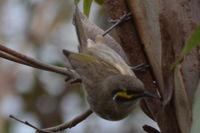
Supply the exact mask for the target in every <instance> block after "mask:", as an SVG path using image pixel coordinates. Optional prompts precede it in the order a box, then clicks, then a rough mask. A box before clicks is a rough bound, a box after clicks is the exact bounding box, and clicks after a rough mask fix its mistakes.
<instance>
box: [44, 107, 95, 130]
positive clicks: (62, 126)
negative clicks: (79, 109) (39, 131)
mask: <svg viewBox="0 0 200 133" xmlns="http://www.w3.org/2000/svg"><path fill="white" fill-rule="evenodd" d="M91 114H92V110H91V109H88V110H87V111H85V112H84V113H82V114H81V115H79V116H77V117H75V118H74V119H73V120H71V121H69V122H66V123H63V124H60V125H57V126H54V127H50V128H46V129H43V130H44V131H52V132H58V131H62V130H64V129H67V128H72V127H74V126H76V125H77V124H79V123H80V122H82V121H83V120H85V119H86V118H87V117H88V116H89V115H91Z"/></svg>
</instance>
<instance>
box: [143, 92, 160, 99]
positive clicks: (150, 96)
mask: <svg viewBox="0 0 200 133" xmlns="http://www.w3.org/2000/svg"><path fill="white" fill-rule="evenodd" d="M143 96H144V97H149V98H158V96H156V95H154V94H151V93H149V92H147V91H145V92H144V93H143Z"/></svg>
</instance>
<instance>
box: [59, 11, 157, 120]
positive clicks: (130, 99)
mask: <svg viewBox="0 0 200 133" xmlns="http://www.w3.org/2000/svg"><path fill="white" fill-rule="evenodd" d="M74 21H75V27H76V31H77V34H78V38H79V42H80V44H81V50H80V52H79V53H75V52H71V51H69V50H65V49H64V50H63V53H64V55H65V56H66V57H67V58H68V60H69V63H70V65H71V69H73V70H74V71H76V72H77V74H78V75H79V76H80V78H81V81H82V82H81V83H82V87H83V89H84V90H85V93H86V98H87V101H88V103H89V105H90V108H91V110H92V111H93V112H95V113H96V114H97V115H98V116H100V117H101V118H103V119H106V120H111V121H117V120H121V119H123V118H125V117H127V116H128V115H129V114H130V113H131V112H132V110H133V109H134V108H135V104H136V102H137V101H138V100H139V99H141V98H145V97H150V98H154V97H155V96H154V95H153V94H151V93H149V92H148V91H147V90H146V89H145V87H144V84H143V83H142V81H141V80H140V79H138V78H137V77H136V75H135V74H134V72H133V71H132V70H131V68H130V66H129V65H128V64H127V63H126V61H125V60H124V59H123V58H122V57H121V56H120V55H119V54H118V53H117V52H116V51H115V50H113V49H112V48H110V47H109V46H108V45H106V44H105V38H104V37H103V36H102V35H101V34H100V35H97V36H96V38H95V40H92V39H90V38H89V37H87V35H86V34H85V33H84V28H83V25H82V21H81V18H80V11H79V10H78V8H76V10H75V14H74ZM82 32H83V33H82Z"/></svg>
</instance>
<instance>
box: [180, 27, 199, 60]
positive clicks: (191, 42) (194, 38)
mask: <svg viewBox="0 0 200 133" xmlns="http://www.w3.org/2000/svg"><path fill="white" fill-rule="evenodd" d="M199 44H200V25H198V26H197V28H196V29H195V30H194V31H193V32H192V34H191V36H190V37H189V39H188V40H187V42H186V44H185V47H184V48H183V56H185V55H187V54H188V53H189V52H190V51H191V50H192V48H195V47H196V46H197V45H199Z"/></svg>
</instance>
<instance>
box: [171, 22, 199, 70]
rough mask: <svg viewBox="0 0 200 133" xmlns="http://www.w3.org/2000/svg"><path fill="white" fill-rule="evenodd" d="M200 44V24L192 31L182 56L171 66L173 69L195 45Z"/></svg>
mask: <svg viewBox="0 0 200 133" xmlns="http://www.w3.org/2000/svg"><path fill="white" fill-rule="evenodd" d="M199 44H200V25H198V26H197V28H196V29H195V30H194V31H193V32H192V34H191V36H190V37H189V39H188V40H187V41H186V43H185V46H184V48H183V51H182V53H181V56H180V57H179V58H178V59H177V60H176V61H175V63H174V64H173V65H172V66H171V69H174V68H175V67H176V66H177V65H178V64H180V63H181V62H182V61H183V59H184V57H185V56H187V54H188V53H189V52H190V51H191V50H192V49H193V48H195V47H197V46H198V45H199Z"/></svg>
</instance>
